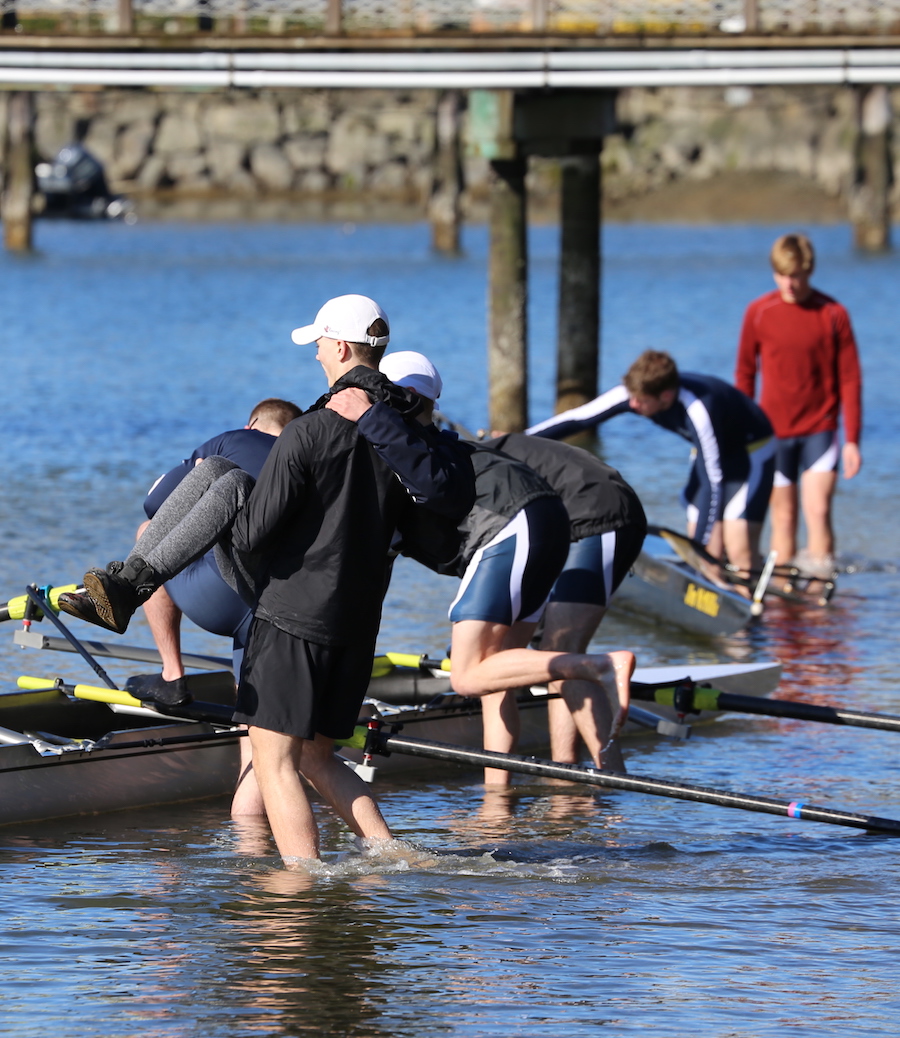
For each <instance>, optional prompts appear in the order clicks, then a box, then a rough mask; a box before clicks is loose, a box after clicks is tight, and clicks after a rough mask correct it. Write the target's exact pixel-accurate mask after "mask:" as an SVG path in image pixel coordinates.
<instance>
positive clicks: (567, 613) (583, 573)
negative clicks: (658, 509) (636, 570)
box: [482, 433, 647, 771]
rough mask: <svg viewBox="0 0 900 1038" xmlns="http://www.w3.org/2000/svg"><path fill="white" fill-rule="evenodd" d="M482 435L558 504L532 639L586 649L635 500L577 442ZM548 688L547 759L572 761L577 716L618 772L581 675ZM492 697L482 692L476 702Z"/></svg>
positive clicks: (615, 746) (627, 556) (632, 532)
mask: <svg viewBox="0 0 900 1038" xmlns="http://www.w3.org/2000/svg"><path fill="white" fill-rule="evenodd" d="M484 442H485V443H486V445H487V446H489V447H493V448H495V449H496V450H499V451H502V452H503V453H504V454H508V455H509V456H510V457H513V458H516V459H517V460H518V461H522V462H524V463H525V464H526V465H528V467H529V468H532V469H534V471H535V472H537V473H538V474H539V475H540V476H543V478H544V479H545V480H546V481H547V482H548V483H549V484H550V486H551V487H552V488H553V489H554V490H555V491H556V493H557V494H559V496H560V498H561V499H562V502H563V504H564V505H565V508H566V511H567V512H568V515H569V524H570V525H569V539H570V541H571V544H570V546H569V554H568V557H567V558H566V562H565V565H564V566H563V569H562V572H561V573H560V575H559V576H558V577H557V579H556V583H555V584H554V585H553V590H552V591H551V592H550V599H549V601H548V602H547V607H546V609H545V610H544V615H543V618H542V620H541V628H540V642H539V644H540V648H542V649H559V650H562V651H564V652H585V651H586V650H587V647H588V645H589V644H590V641H591V638H592V637H593V636H594V633H595V631H596V630H597V628H598V627H599V626H600V623H601V621H602V620H603V617H604V616H605V615H606V611H607V609H608V607H609V602H610V599H611V598H612V596H613V594H614V593H615V591H616V589H617V588H618V587H619V585H620V584H621V583H622V581H623V580H624V579H625V577H626V575H627V574H628V572H629V570H630V569H631V567H632V566H633V565H634V563H635V560H636V559H637V557H638V555H639V554H640V551H641V547H642V545H643V543H644V538H645V536H646V534H647V517H646V515H645V514H644V509H643V507H642V505H641V502H640V499H639V498H638V496H637V493H636V492H635V491H634V489H633V488H632V487H631V486H629V485H628V483H626V481H625V480H624V479H623V478H622V476H621V475H620V474H619V472H617V471H616V469H614V468H613V467H612V466H611V465H607V464H605V463H604V462H602V461H601V460H600V459H599V458H598V457H596V456H595V455H594V454H591V453H590V452H589V451H586V450H582V449H581V448H580V447H572V446H570V445H569V444H567V443H559V442H558V441H556V440H547V439H544V438H542V437H538V436H527V435H525V434H524V433H504V434H502V435H500V436H497V437H495V438H494V439H491V440H486V441H484ZM549 691H550V692H551V693H553V694H554V695H556V696H559V697H560V698H558V699H550V700H549V701H548V703H547V720H548V724H549V727H550V754H551V756H552V757H553V759H554V760H557V761H563V762H567V763H571V764H575V763H577V762H578V759H579V758H578V736H579V729H578V727H577V726H576V724H575V722H574V717H576V716H579V715H580V716H581V718H582V724H581V729H582V731H584V732H585V739H584V741H585V746H586V747H587V750H588V752H589V753H590V755H591V757H593V758H594V759H595V760H596V759H598V757H599V758H601V759H602V760H603V763H604V766H606V767H608V768H610V769H612V770H615V771H624V770H625V763H624V761H623V759H622V751H621V747H620V745H619V743H618V742H617V741H613V742H611V743H610V738H609V736H610V731H611V728H612V721H613V714H612V712H611V711H610V710H609V709H607V711H606V717H605V718H604V722H603V724H602V725H601V726H600V727H599V728H598V727H597V725H596V724H593V723H592V720H591V712H590V709H589V705H590V688H586V687H585V686H584V683H583V682H580V681H561V682H553V683H552V684H551V685H550V687H549ZM507 694H508V693H507ZM494 698H495V697H493V696H491V697H488V698H487V699H486V700H485V701H484V702H483V704H482V709H484V708H485V707H487V706H488V703H490V702H492V701H493V699H494ZM604 746H606V747H607V748H606V750H605V751H604V750H603V747H604Z"/></svg>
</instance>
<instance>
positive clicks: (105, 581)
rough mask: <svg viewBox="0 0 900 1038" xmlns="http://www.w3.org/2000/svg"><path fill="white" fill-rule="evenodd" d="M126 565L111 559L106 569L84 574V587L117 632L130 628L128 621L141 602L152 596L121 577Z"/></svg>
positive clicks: (106, 621)
mask: <svg viewBox="0 0 900 1038" xmlns="http://www.w3.org/2000/svg"><path fill="white" fill-rule="evenodd" d="M122 568H123V564H122V563H121V562H111V563H110V564H109V566H107V568H106V569H89V570H88V571H87V573H85V575H84V589H85V591H87V593H88V594H89V595H90V596H91V601H92V602H93V603H94V606H95V608H96V610H97V615H98V616H99V617H100V619H101V620H103V622H104V624H105V626H106V627H108V628H109V630H111V631H115V632H116V633H117V634H124V633H125V632H126V631H127V630H128V621H129V620H130V619H131V618H132V616H133V615H134V613H135V611H136V609H137V608H138V606H139V605H140V604H141V602H143V601H145V600H146V599H147V598H149V597H150V595H149V594H143V595H142V594H141V592H140V591H139V590H138V588H136V587H135V586H134V585H133V584H130V583H129V582H128V581H127V580H123V579H122V577H120V576H119V573H120V572H121V570H122ZM150 593H151V594H152V592H150Z"/></svg>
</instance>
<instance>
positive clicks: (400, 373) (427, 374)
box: [378, 350, 444, 400]
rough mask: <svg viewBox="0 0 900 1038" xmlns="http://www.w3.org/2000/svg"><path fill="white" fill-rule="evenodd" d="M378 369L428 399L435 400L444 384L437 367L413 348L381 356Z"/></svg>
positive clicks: (395, 381)
mask: <svg viewBox="0 0 900 1038" xmlns="http://www.w3.org/2000/svg"><path fill="white" fill-rule="evenodd" d="M378 370H379V371H380V372H381V374H382V375H386V376H387V377H388V378H389V379H390V380H391V382H393V383H395V384H396V385H398V386H405V387H406V388H407V389H411V390H413V392H415V393H418V394H419V396H424V397H427V398H428V399H429V400H437V398H438V397H439V396H440V395H441V389H442V388H443V385H444V384H443V382H441V376H440V375H439V374H438V369H437V368H436V367H435V366H434V365H433V364H432V363H431V361H430V360H429V359H428V358H427V357H426V356H424V355H423V354H421V353H415V352H414V351H413V350H401V351H400V352H399V353H389V354H388V355H387V356H386V357H384V358H382V361H381V363H380V364H379V365H378Z"/></svg>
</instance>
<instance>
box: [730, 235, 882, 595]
mask: <svg viewBox="0 0 900 1038" xmlns="http://www.w3.org/2000/svg"><path fill="white" fill-rule="evenodd" d="M770 258H771V262H772V271H773V274H774V277H775V286H776V289H775V291H774V292H769V293H767V294H766V295H764V296H761V297H760V298H759V299H755V300H754V301H753V302H752V303H751V304H750V305H749V306H748V307H747V312H746V313H745V315H744V324H743V327H742V329H741V338H740V344H739V346H738V355H737V367H736V370H735V377H734V381H735V385H736V386H737V387H738V389H740V390H742V391H743V392H744V393H746V394H747V396H749V397H751V398H752V397H753V396H754V393H755V389H756V374H757V371H758V372H759V374H760V376H761V379H762V388H761V392H760V397H759V403H760V405H761V406H762V409H763V410H764V411H765V413H766V415H767V416H768V418H769V420H770V421H771V423H772V427H773V428H774V430H775V435H776V437H777V438H778V447H777V452H776V458H775V485H774V488H773V490H772V498H771V502H770V509H769V515H770V517H771V523H772V543H771V546H772V549H773V550H774V551H775V552H777V558H778V561H779V562H781V563H788V562H790V561H792V560H795V561H796V562H797V564H799V565H800V567H801V568H802V569H803V570H804V571H805V572H807V573H809V574H810V575H813V576H822V577H827V576H830V575H831V573H832V572H833V569H834V531H833V529H832V523H831V502H832V498H833V497H834V491H835V487H836V485H837V470H838V464H839V462H842V463H843V470H844V477H845V479H851V478H852V477H853V476H855V475H856V474H857V472H859V470H860V467H861V465H862V455H861V454H860V449H859V439H860V432H861V428H862V401H861V397H862V376H861V373H860V367H859V356H858V354H857V349H856V340H855V339H854V337H853V329H852V327H851V325H850V315H849V314H848V313H847V311H846V310H845V309H844V307H843V306H841V304H840V303H838V302H837V301H836V300H834V299H832V298H831V297H830V296H827V295H825V294H824V293H823V292H820V291H818V289H816V288H813V286H812V285H811V284H810V283H809V282H810V277H811V276H812V273H813V270H814V267H815V253H814V252H813V247H812V243H811V242H810V240H809V239H808V238H807V237H806V236H805V235H803V234H785V235H782V236H781V237H780V238H778V240H777V241H776V242H775V244H774V245H773V246H772V252H771V256H770ZM840 414H842V415H843V424H844V446H843V448H842V449H841V448H839V446H838V416H839V415H840ZM798 486H799V493H798ZM801 508H802V511H803V518H804V521H805V523H806V532H807V547H806V549H805V550H804V551H802V552H800V554H799V555H798V554H797V522H798V512H799V510H800V509H801Z"/></svg>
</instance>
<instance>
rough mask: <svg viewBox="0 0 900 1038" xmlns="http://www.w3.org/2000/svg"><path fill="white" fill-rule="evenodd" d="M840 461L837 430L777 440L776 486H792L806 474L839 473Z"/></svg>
mask: <svg viewBox="0 0 900 1038" xmlns="http://www.w3.org/2000/svg"><path fill="white" fill-rule="evenodd" d="M840 458H841V450H840V446H839V445H838V434H837V432H836V431H835V432H820V433H812V434H811V435H810V436H791V437H788V438H787V439H783V440H777V441H776V447H775V486H776V487H790V486H793V485H794V484H795V483H796V482H797V481H798V480H799V479H800V476H801V475H802V474H803V473H804V472H837V467H838V462H839V461H840Z"/></svg>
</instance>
